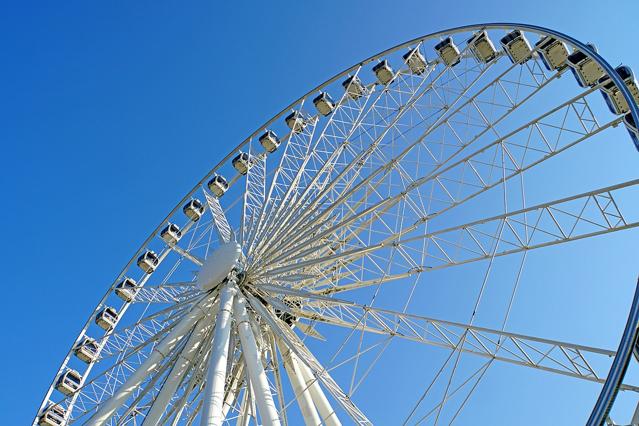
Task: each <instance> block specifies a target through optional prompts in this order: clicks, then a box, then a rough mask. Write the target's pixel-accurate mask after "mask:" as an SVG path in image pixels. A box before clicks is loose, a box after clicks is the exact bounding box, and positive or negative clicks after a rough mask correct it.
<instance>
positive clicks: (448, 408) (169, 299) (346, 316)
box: [33, 24, 639, 426]
mask: <svg viewBox="0 0 639 426" xmlns="http://www.w3.org/2000/svg"><path fill="white" fill-rule="evenodd" d="M638 101H639V90H638V87H637V82H636V81H635V77H634V76H633V73H632V71H631V69H630V68H629V67H626V66H619V67H617V68H613V67H611V66H610V65H609V64H608V63H607V62H606V61H605V60H604V59H602V58H601V56H599V54H598V53H597V51H596V48H595V47H594V46H593V45H586V44H584V43H581V42H579V41H577V40H574V39H573V38H571V37H568V36H566V35H563V34H561V33H558V32H556V31H552V30H548V29H544V28H540V27H535V26H530V25H523V24H484V25H473V26H466V27H460V28H455V29H450V30H446V31H441V32H437V33H434V34H430V35H427V36H424V37H420V38H417V39H415V40H411V41H408V42H406V43H403V44H401V45H399V46H396V47H394V48H392V49H389V50H386V51H384V52H381V53H380V54H377V55H375V56H373V57H371V58H368V59H366V60H364V61H361V62H359V63H357V64H356V65H354V66H353V67H351V68H349V69H347V70H344V71H343V72H341V73H340V74H338V75H336V76H335V77H333V78H331V79H330V80H328V81H326V82H325V83H323V84H321V85H320V86H318V87H316V88H314V89H313V90H311V91H309V92H308V93H307V94H305V95H304V96H302V97H301V98H300V99H298V100H296V101H295V102H293V103H292V104H291V105H289V106H287V107H286V108H284V109H283V110H282V111H281V112H280V113H279V114H277V115H276V116H275V117H273V118H272V119H270V120H269V121H267V122H266V123H265V124H264V125H263V126H262V127H260V128H259V129H258V130H256V131H255V132H254V133H253V134H251V135H250V136H249V137H248V138H247V139H246V140H244V141H243V142H242V143H240V144H239V145H238V146H237V147H236V148H234V149H233V150H232V151H231V152H230V153H229V154H228V155H227V156H226V157H225V158H224V159H222V160H221V161H220V162H219V163H218V164H217V165H216V166H215V167H214V168H213V169H212V170H211V171H210V172H209V173H208V174H207V175H206V176H205V177H204V178H203V179H202V180H201V181H200V182H199V183H198V184H197V185H196V186H195V187H194V188H193V189H192V190H191V191H190V192H189V193H188V194H187V195H186V196H185V197H184V198H183V199H182V200H181V201H180V202H179V203H178V205H177V206H176V207H175V208H174V209H173V210H172V211H171V212H170V213H169V214H168V216H167V217H166V219H165V220H164V221H163V222H162V223H161V224H160V225H159V226H158V227H157V228H156V229H155V230H154V231H153V232H152V233H151V235H150V236H149V237H148V239H147V240H146V241H145V242H144V243H143V244H142V246H141V247H140V248H139V249H138V250H137V252H136V253H135V255H134V256H133V257H132V259H131V260H130V262H129V263H128V264H127V265H126V266H125V267H124V269H123V270H122V272H121V273H120V274H119V276H118V277H117V279H116V280H115V282H114V283H113V284H112V285H111V286H110V287H109V288H108V290H107V292H106V294H105V295H104V297H103V298H102V299H101V300H100V302H99V303H98V305H97V307H96V308H95V310H94V311H93V313H92V314H91V316H90V317H89V319H88V320H87V322H86V324H84V326H83V327H82V329H81V331H80V333H79V335H78V338H77V340H76V341H75V342H73V344H72V345H71V348H70V350H69V352H68V354H67V356H66V357H65V358H64V361H63V362H62V365H61V366H60V368H59V370H58V372H57V373H56V374H55V377H54V380H53V382H52V384H51V386H50V388H49V390H48V391H47V393H46V395H45V397H44V400H43V402H42V405H41V406H40V408H39V409H38V412H37V415H36V417H35V419H34V421H33V425H43V426H61V425H71V424H77V425H80V424H86V425H144V426H155V425H202V426H212V425H222V424H233V425H235V424H237V425H249V424H263V425H297V424H306V425H322V424H323V425H331V426H333V425H341V424H361V425H365V424H373V423H378V422H379V423H382V424H383V423H384V422H383V421H382V420H379V419H378V417H379V416H380V414H379V410H371V407H374V406H375V405H380V404H381V405H383V406H384V408H383V411H384V412H386V413H385V415H386V417H384V419H389V418H390V419H394V420H393V421H394V424H451V423H455V422H457V423H460V422H461V423H464V421H463V420H460V419H463V418H464V417H463V416H464V412H465V410H467V409H468V410H470V409H471V408H469V407H470V406H472V401H473V400H474V399H476V398H478V397H479V396H480V395H481V393H482V390H483V389H486V388H488V386H489V384H487V383H486V380H487V379H486V378H487V377H490V374H491V372H492V371H494V370H496V369H497V368H499V366H500V365H501V366H509V368H510V370H508V371H509V374H510V375H512V376H513V377H514V376H516V375H517V374H518V373H522V374H524V373H523V372H526V373H525V374H528V375H529V374H530V373H531V372H532V373H534V374H535V375H539V376H540V377H543V378H548V380H561V381H563V382H565V383H567V386H574V387H575V388H579V387H580V386H586V387H585V388H583V389H586V391H585V392H586V393H587V394H588V395H589V396H590V397H591V400H592V402H594V401H595V399H596V397H597V395H598V394H599V392H600V391H601V389H602V387H603V388H604V389H607V388H606V385H607V384H608V383H609V381H607V379H608V378H609V377H611V375H612V373H613V372H614V371H617V373H618V372H619V370H615V369H614V368H613V369H611V366H613V367H614V363H613V359H614V360H617V359H618V358H619V357H620V356H621V353H620V352H619V351H617V352H615V351H614V349H610V348H607V349H601V348H598V347H594V346H590V345H588V344H586V343H587V342H581V343H576V342H572V343H571V342H567V341H562V340H554V339H553V338H552V336H548V335H546V336H541V335H532V334H527V333H519V332H517V330H513V328H512V327H511V326H510V324H509V319H510V318H511V315H512V314H513V313H514V312H515V311H516V309H517V308H518V307H519V306H521V304H518V303H517V301H518V300H519V299H518V298H517V295H518V291H520V288H521V286H522V285H523V284H522V283H523V282H525V280H526V277H529V276H532V275H534V274H535V273H536V272H535V271H537V272H538V270H539V269H540V268H539V267H531V266H530V263H531V262H533V260H532V259H533V258H534V257H535V256H537V254H538V253H539V254H540V255H543V253H548V252H550V253H551V255H552V257H553V258H556V259H562V256H573V255H574V253H572V250H574V247H588V246H587V244H589V243H590V242H591V241H596V244H598V245H599V246H598V247H609V246H610V245H614V244H618V243H619V239H617V238H616V236H617V235H618V234H626V233H632V232H635V231H633V228H635V227H636V226H637V225H639V212H638V210H637V208H636V205H637V204H636V203H637V200H639V198H638V196H639V179H631V180H628V179H626V180H616V181H611V180H610V179H616V174H615V170H616V168H617V164H616V163H608V164H606V165H605V167H592V164H589V163H588V161H589V159H590V160H592V159H593V157H597V159H598V158H599V156H600V153H601V152H602V149H613V148H609V147H611V146H613V144H614V149H618V150H623V149H625V150H627V146H631V144H632V143H633V142H634V144H635V145H636V146H637V147H638V148H639V132H638V130H637V126H636V123H637V118H638V115H637V113H638V109H637V102H638ZM602 147H603V148H602ZM633 151H634V150H633ZM573 177H574V178H573ZM613 235H614V236H613ZM635 235H636V234H635ZM602 244H603V245H602ZM593 258H594V257H593ZM593 258H591V259H584V262H589V261H592V260H593ZM561 264H562V262H561V261H559V262H557V264H556V265H555V266H554V267H556V268H560V267H561ZM549 265H550V263H549ZM557 265H559V266H557ZM533 266H534V264H533ZM548 267H551V266H548ZM566 272H569V271H566ZM556 284H557V285H559V284H561V285H566V286H568V285H573V286H574V287H572V288H574V289H575V291H579V290H578V289H579V285H578V283H570V282H564V281H563V280H562V282H561V283H559V282H557V283H556ZM447 289H452V290H447ZM537 302H539V300H537ZM437 303H442V306H441V309H440V307H439V306H437ZM531 303H532V302H531ZM592 303H593V307H594V306H596V301H592ZM630 305H631V302H630V300H629V301H628V304H627V305H626V306H623V307H621V308H622V309H624V310H625V309H627V308H628V306H630ZM424 306H427V307H428V309H425V308H424ZM633 307H634V305H633ZM440 311H441V312H440ZM484 313H486V315H484V316H482V315H483V314H484ZM533 320H535V321H537V319H531V321H533ZM620 335H621V330H619V335H616V338H617V337H619V336H620ZM633 342H634V340H633ZM626 346H627V345H626ZM397 348H399V349H397ZM415 348H417V349H415ZM631 351H632V345H630V346H629V349H628V348H627V350H624V352H627V354H629V353H630V352H631ZM402 354H404V355H405V358H404V360H403V361H400V362H399V363H398V361H397V360H398V359H399V357H400V356H401V355H402ZM627 354H624V356H625V355H627ZM616 355H617V358H615V356H616ZM389 357H390V358H392V360H391V361H389V363H395V364H396V365H399V364H401V363H402V362H403V363H405V364H408V365H409V366H411V368H413V369H414V371H415V375H416V376H418V377H419V380H418V381H419V383H417V384H413V385H411V386H409V385H406V388H405V389H403V390H402V392H401V398H402V399H403V400H404V401H405V403H404V404H395V403H392V404H384V403H383V402H382V398H381V395H385V394H386V393H387V392H388V393H391V391H390V389H388V388H385V386H384V380H388V381H391V382H392V381H393V380H394V379H393V378H392V377H390V376H388V375H384V374H381V373H380V372H382V371H387V370H386V367H385V366H384V365H385V359H386V358H389ZM626 359H627V356H626ZM622 369H623V370H625V367H624V368H622ZM609 373H610V374H609ZM617 373H615V374H617ZM528 377H530V376H528ZM408 379H409V378H404V379H402V380H408ZM553 383H554V382H553ZM483 386H485V387H483ZM580 389H582V388H580ZM619 390H621V391H624V392H626V393H628V394H631V395H636V396H637V398H636V399H637V400H639V395H638V394H637V392H638V391H639V383H638V382H635V383H632V382H631V381H629V380H624V378H623V374H621V376H620V377H619V378H617V380H616V383H615V384H614V392H613V393H616V391H619ZM392 392H395V393H397V392H399V391H392ZM548 392H552V389H550V388H549V389H548ZM376 398H377V399H376ZM384 398H392V396H390V395H388V396H384ZM612 399H614V397H610V396H607V397H606V401H605V403H606V406H605V407H604V412H605V413H604V414H602V416H603V417H601V418H599V419H597V423H600V422H601V421H603V419H604V418H605V417H606V416H607V414H608V411H609V409H610V407H609V405H610V403H611V402H612ZM485 401H487V400H486V399H482V404H484V403H485ZM495 404H499V403H498V402H495ZM583 411H584V413H583V414H584V417H583V419H576V421H577V422H579V421H582V420H583V421H585V420H586V418H587V416H588V415H589V413H590V407H584V410H583ZM485 413H486V412H485V411H484V414H485ZM376 416H377V417H376ZM379 418H381V417H379ZM472 418H473V419H475V422H476V423H482V422H481V421H479V422H478V421H477V419H480V418H479V417H478V414H477V413H473V417H472ZM550 418H552V417H550ZM486 420H488V419H486ZM386 424H388V420H386Z"/></svg>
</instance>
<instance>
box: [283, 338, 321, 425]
mask: <svg viewBox="0 0 639 426" xmlns="http://www.w3.org/2000/svg"><path fill="white" fill-rule="evenodd" d="M279 346H280V352H281V353H282V357H283V358H284V366H285V367H286V372H287V374H288V378H289V380H290V381H291V386H292V387H293V392H295V397H296V399H297V403H298V405H299V407H300V411H301V412H302V417H304V424H306V426H319V425H321V424H322V420H321V419H320V417H319V414H317V409H316V408H315V404H314V403H313V397H312V396H311V392H310V390H309V389H308V387H307V385H306V381H305V380H304V376H303V375H302V370H301V368H300V366H299V362H298V360H297V357H296V356H295V354H294V353H292V352H291V350H290V349H289V348H288V347H286V345H284V344H283V343H281V342H280V345H279Z"/></svg>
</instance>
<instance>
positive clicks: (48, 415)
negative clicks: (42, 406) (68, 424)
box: [38, 405, 67, 426]
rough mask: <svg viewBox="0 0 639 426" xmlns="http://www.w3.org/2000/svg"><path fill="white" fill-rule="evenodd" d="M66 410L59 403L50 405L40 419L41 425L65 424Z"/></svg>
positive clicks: (55, 425)
mask: <svg viewBox="0 0 639 426" xmlns="http://www.w3.org/2000/svg"><path fill="white" fill-rule="evenodd" d="M66 414H67V412H66V410H65V409H64V408H62V407H61V406H59V405H50V406H48V407H47V408H46V410H44V412H43V413H42V414H41V415H40V418H39V419H38V425H39V426H62V425H64V424H65V417H66Z"/></svg>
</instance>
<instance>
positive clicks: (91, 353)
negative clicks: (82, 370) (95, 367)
mask: <svg viewBox="0 0 639 426" xmlns="http://www.w3.org/2000/svg"><path fill="white" fill-rule="evenodd" d="M73 352H74V353H75V356H77V357H78V359H79V360H81V361H84V362H86V363H87V364H89V363H92V362H93V361H95V359H96V358H97V357H98V343H97V342H96V341H95V339H92V338H90V337H85V338H84V339H83V340H82V341H81V342H80V343H79V344H78V345H77V346H76V347H75V349H73Z"/></svg>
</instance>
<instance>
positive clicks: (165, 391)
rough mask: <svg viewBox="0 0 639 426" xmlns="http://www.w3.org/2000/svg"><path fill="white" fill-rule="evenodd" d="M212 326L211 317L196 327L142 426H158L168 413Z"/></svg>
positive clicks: (201, 321) (202, 320)
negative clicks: (170, 403) (170, 404)
mask: <svg viewBox="0 0 639 426" xmlns="http://www.w3.org/2000/svg"><path fill="white" fill-rule="evenodd" d="M210 326H211V317H210V316H208V317H205V318H202V319H201V320H200V321H199V322H198V323H197V325H196V326H195V330H194V331H193V333H191V336H190V337H189V340H187V342H186V344H185V345H184V349H182V352H180V355H179V356H178V358H177V360H176V363H175V365H174V366H173V368H172V369H171V371H170V372H169V375H168V377H167V379H166V381H165V383H164V385H163V386H162V389H160V392H159V393H158V394H157V396H156V397H155V401H153V406H151V409H150V410H149V412H148V414H147V415H146V417H144V422H143V423H142V426H156V425H157V424H158V422H159V421H160V417H162V414H164V412H165V411H166V408H167V407H168V405H169V402H170V401H171V398H172V397H173V395H175V391H176V390H177V388H178V386H179V385H180V382H181V381H182V378H183V377H184V375H185V374H186V372H187V371H188V370H189V368H190V367H191V365H192V364H193V360H194V359H195V355H196V354H197V353H198V351H199V349H200V347H201V346H202V340H203V339H204V337H205V335H206V331H207V329H208V327H210Z"/></svg>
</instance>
